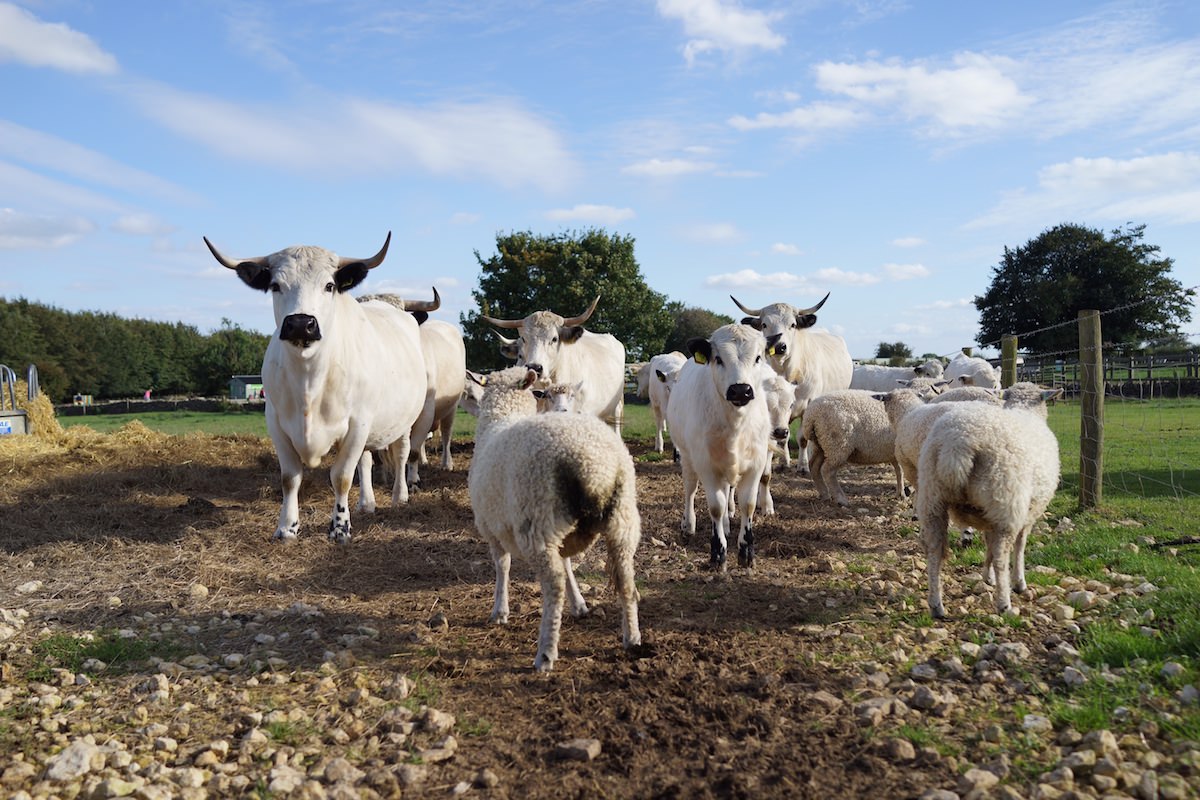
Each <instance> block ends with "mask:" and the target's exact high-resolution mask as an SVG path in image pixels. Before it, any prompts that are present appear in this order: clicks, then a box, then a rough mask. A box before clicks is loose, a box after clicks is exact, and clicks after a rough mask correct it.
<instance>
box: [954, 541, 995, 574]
mask: <svg viewBox="0 0 1200 800" xmlns="http://www.w3.org/2000/svg"><path fill="white" fill-rule="evenodd" d="M995 535H996V533H995V531H984V533H983V580H984V582H985V583H986V584H987V585H988V586H995V585H996V562H995V561H994V560H993V559H994V557H995V543H994V537H995ZM974 540H975V536H974V535H973V534H972V529H971V528H969V527H968V528H963V531H962V536H961V538H960V540H959V543H960V544H961V545H962V546H963V547H968V546H970V544H971V542H972V541H974Z"/></svg>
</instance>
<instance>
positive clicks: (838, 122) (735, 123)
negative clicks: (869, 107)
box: [729, 103, 867, 132]
mask: <svg viewBox="0 0 1200 800" xmlns="http://www.w3.org/2000/svg"><path fill="white" fill-rule="evenodd" d="M866 120H867V115H866V114H865V113H864V112H862V111H859V110H857V109H855V108H852V107H851V106H848V105H844V104H842V105H838V104H834V103H813V104H811V105H808V106H804V107H802V108H795V109H792V110H791V111H784V112H781V113H778V114H770V113H766V112H763V113H761V114H756V115H755V116H753V117H745V116H741V115H738V116H734V117H730V118H729V124H730V125H731V126H732V127H734V128H735V129H737V130H739V131H753V130H762V129H764V128H788V129H796V130H800V131H811V132H819V131H830V130H839V129H842V128H852V127H854V126H856V125H859V124H861V123H863V122H865V121H866Z"/></svg>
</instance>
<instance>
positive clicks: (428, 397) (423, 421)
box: [399, 383, 436, 492]
mask: <svg viewBox="0 0 1200 800" xmlns="http://www.w3.org/2000/svg"><path fill="white" fill-rule="evenodd" d="M434 392H435V387H434V386H433V385H432V383H431V384H430V386H429V389H428V390H427V391H426V392H425V405H424V406H423V407H422V408H421V414H420V416H418V417H417V421H416V422H414V423H413V426H412V431H411V434H410V439H409V442H410V448H409V453H408V458H407V459H406V461H407V463H408V469H407V470H406V471H407V473H408V474H407V475H406V478H407V480H408V488H409V491H413V492H415V491H417V490H418V489H420V488H421V471H420V469H418V463H419V462H420V461H422V459H421V454H422V453H424V452H425V440H426V439H427V438H428V437H429V432H430V431H431V430H433V423H434V419H433V412H434V401H435V399H436V398H435V396H434ZM399 463H400V464H404V463H405V461H401V462H399Z"/></svg>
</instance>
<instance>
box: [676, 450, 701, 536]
mask: <svg viewBox="0 0 1200 800" xmlns="http://www.w3.org/2000/svg"><path fill="white" fill-rule="evenodd" d="M679 464H680V467H681V468H682V470H683V522H682V523H681V524H680V526H679V527H680V530H682V531H683V535H684V537H685V538H686V537H688V536H691V535H692V534H694V533H695V532H696V488H697V487H698V486H699V485H700V479H699V477H697V475H696V470H694V469H692V464H691V461H690V460H688V459H687V458H682V457H681V458H680V462H679Z"/></svg>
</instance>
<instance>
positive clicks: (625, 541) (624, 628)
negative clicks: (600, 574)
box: [604, 506, 642, 648]
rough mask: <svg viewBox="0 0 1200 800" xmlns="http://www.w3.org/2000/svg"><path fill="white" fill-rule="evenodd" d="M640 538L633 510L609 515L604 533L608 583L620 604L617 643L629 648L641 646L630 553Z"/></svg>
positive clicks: (636, 515) (635, 510)
mask: <svg viewBox="0 0 1200 800" xmlns="http://www.w3.org/2000/svg"><path fill="white" fill-rule="evenodd" d="M640 538H641V520H640V519H639V518H638V514H637V507H636V506H633V507H632V508H631V509H629V510H627V511H623V512H620V513H617V514H615V515H613V517H612V518H611V519H610V520H609V523H608V528H607V530H605V532H604V543H605V545H606V547H607V548H608V580H609V583H610V585H611V586H612V589H613V591H614V592H615V593H616V595H617V600H618V601H619V602H620V603H621V643H622V645H624V646H625V647H627V648H629V647H633V646H635V645H639V644H641V643H642V631H641V628H639V627H638V600H639V596H638V590H637V583H636V581H635V579H634V575H633V551H634V549H636V548H637V543H638V539H640Z"/></svg>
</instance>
